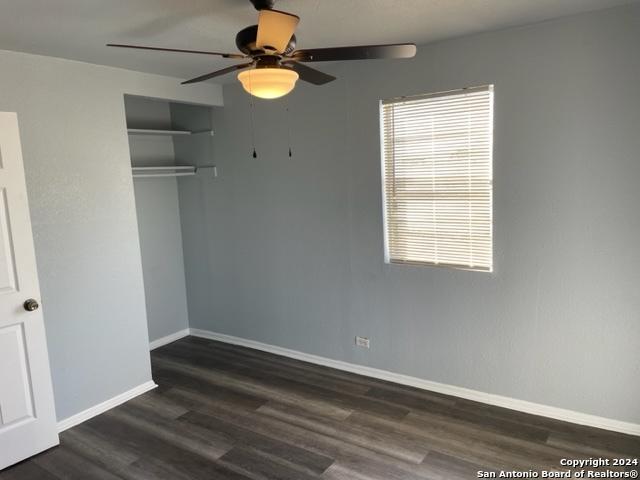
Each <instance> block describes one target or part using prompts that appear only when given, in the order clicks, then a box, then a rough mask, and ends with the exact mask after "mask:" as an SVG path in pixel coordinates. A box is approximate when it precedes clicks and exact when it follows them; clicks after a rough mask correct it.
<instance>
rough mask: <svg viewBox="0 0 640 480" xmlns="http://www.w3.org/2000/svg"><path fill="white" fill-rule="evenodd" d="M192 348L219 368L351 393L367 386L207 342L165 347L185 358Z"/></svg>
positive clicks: (363, 389)
mask: <svg viewBox="0 0 640 480" xmlns="http://www.w3.org/2000/svg"><path fill="white" fill-rule="evenodd" d="M194 350H195V351H197V352H198V355H201V356H204V357H206V358H207V359H208V361H211V362H213V364H214V365H216V368H220V366H222V365H227V366H229V367H230V368H231V369H234V368H238V367H242V369H243V371H247V370H246V369H249V370H248V371H254V372H256V371H258V372H260V374H261V375H262V376H264V375H268V376H269V377H281V378H285V379H289V380H296V381H300V382H302V383H305V384H307V385H311V386H316V387H317V386H318V385H322V387H323V388H324V389H327V390H331V391H335V392H340V393H349V394H354V395H362V394H364V393H366V392H367V391H368V390H369V389H370V388H371V387H370V386H367V385H362V384H359V383H355V382H352V381H350V380H348V379H341V378H337V377H331V376H329V375H324V374H320V373H318V372H314V371H313V370H309V369H307V370H301V369H300V368H296V367H292V366H291V365H287V364H286V363H284V362H274V361H273V360H272V359H271V358H269V357H261V358H260V357H259V358H255V357H252V356H249V355H243V352H238V351H237V350H222V349H219V348H216V349H212V348H211V346H208V345H200V344H182V343H178V344H172V348H171V350H169V349H168V351H181V352H183V353H185V354H186V358H193V351H194ZM194 362H195V363H197V359H195V358H193V362H189V363H194Z"/></svg>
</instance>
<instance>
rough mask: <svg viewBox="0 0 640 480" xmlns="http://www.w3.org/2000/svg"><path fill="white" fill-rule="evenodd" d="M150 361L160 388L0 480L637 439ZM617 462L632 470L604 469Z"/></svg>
mask: <svg viewBox="0 0 640 480" xmlns="http://www.w3.org/2000/svg"><path fill="white" fill-rule="evenodd" d="M151 356H152V363H153V378H154V380H155V381H156V383H158V385H159V388H158V389H156V390H154V391H152V392H149V393H147V394H144V395H141V396H140V397H137V398H135V399H133V400H131V401H129V402H127V403H126V404H124V405H122V406H120V407H117V408H114V409H113V410H110V411H108V412H106V413H104V414H102V415H100V416H98V417H95V418H92V419H91V420H89V421H87V422H85V423H83V424H81V425H79V426H77V427H74V428H72V429H70V430H67V431H66V432H64V433H62V435H61V444H60V446H59V447H56V448H53V449H51V450H49V451H47V452H44V453H42V454H40V455H37V456H36V457H34V458H32V459H30V460H27V461H25V462H22V463H20V464H18V465H16V466H14V467H12V468H9V469H7V470H5V471H3V472H1V473H0V479H2V480H10V479H11V480H14V479H18V480H27V479H38V480H58V479H73V480H75V479H78V480H91V479H105V480H116V479H161V480H162V479H167V480H168V479H170V480H181V479H206V480H215V479H229V480H246V479H269V480H279V479H282V480H289V479H295V480H307V479H318V478H320V479H325V480H369V479H371V480H411V479H433V480H436V479H471V478H477V471H479V470H482V471H499V470H503V469H504V470H514V469H515V470H525V471H528V470H542V469H553V470H565V468H564V467H561V466H560V463H559V462H560V459H562V458H589V457H604V458H638V457H640V437H633V436H628V435H623V434H617V433H612V432H607V431H603V430H598V429H594V428H587V427H582V426H577V425H572V424H568V423H563V422H559V421H555V420H550V419H547V418H542V417H536V416H533V415H527V414H523V413H518V412H515V411H511V410H507V409H502V408H497V407H492V406H488V405H484V404H481V403H476V402H471V401H467V400H462V399H458V398H455V397H450V396H446V395H441V394H437V393H432V392H426V391H422V390H417V389H414V388H410V387H404V386H400V385H396V384H393V383H389V382H384V381H379V380H374V379H371V378H367V377H362V376H359V375H353V374H350V373H345V372H341V371H337V370H333V369H330V368H325V367H320V366H316V365H311V364H308V363H304V362H300V361H296V360H291V359H288V358H283V357H279V356H276V355H271V354H268V353H264V352H260V351H256V350H251V349H246V348H241V347H236V346H231V345H226V344H222V343H218V342H214V341H210V340H204V339H200V338H195V337H188V338H185V339H182V340H179V341H177V342H174V343H172V344H170V345H167V346H165V347H162V348H160V349H157V350H155V351H154V352H152V355H151ZM625 468H626V470H627V471H631V469H632V468H637V467H623V468H622V469H621V468H620V467H614V468H612V469H615V470H625Z"/></svg>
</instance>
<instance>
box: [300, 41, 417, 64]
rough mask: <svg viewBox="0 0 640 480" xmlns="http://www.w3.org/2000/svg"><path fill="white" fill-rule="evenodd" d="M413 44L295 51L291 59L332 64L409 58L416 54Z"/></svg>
mask: <svg viewBox="0 0 640 480" xmlns="http://www.w3.org/2000/svg"><path fill="white" fill-rule="evenodd" d="M416 51H417V49H416V46H415V44H413V43H398V44H392V45H362V46H359V47H335V48H314V49H311V50H296V51H295V52H293V53H292V54H291V58H293V59H295V60H298V61H299V62H334V61H340V60H372V59H392V58H411V57H414V56H415V54H416Z"/></svg>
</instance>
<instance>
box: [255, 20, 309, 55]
mask: <svg viewBox="0 0 640 480" xmlns="http://www.w3.org/2000/svg"><path fill="white" fill-rule="evenodd" d="M298 22H300V17H298V16H297V15H293V14H291V13H287V12H280V11H279V10H260V15H259V16H258V36H257V38H256V47H258V48H261V49H263V50H275V51H276V52H278V53H283V52H284V51H285V50H286V49H287V45H289V40H291V37H292V36H293V34H294V33H295V31H296V27H297V26H298Z"/></svg>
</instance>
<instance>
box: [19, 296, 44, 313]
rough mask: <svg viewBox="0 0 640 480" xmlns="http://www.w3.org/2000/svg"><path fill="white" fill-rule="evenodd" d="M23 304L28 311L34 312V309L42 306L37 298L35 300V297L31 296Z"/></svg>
mask: <svg viewBox="0 0 640 480" xmlns="http://www.w3.org/2000/svg"><path fill="white" fill-rule="evenodd" d="M22 306H23V307H24V309H25V310H26V311H27V312H33V311H34V310H37V309H38V308H40V305H39V304H38V302H37V300H34V299H33V298H30V299H29V300H27V301H26V302H24V303H23V304H22Z"/></svg>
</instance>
